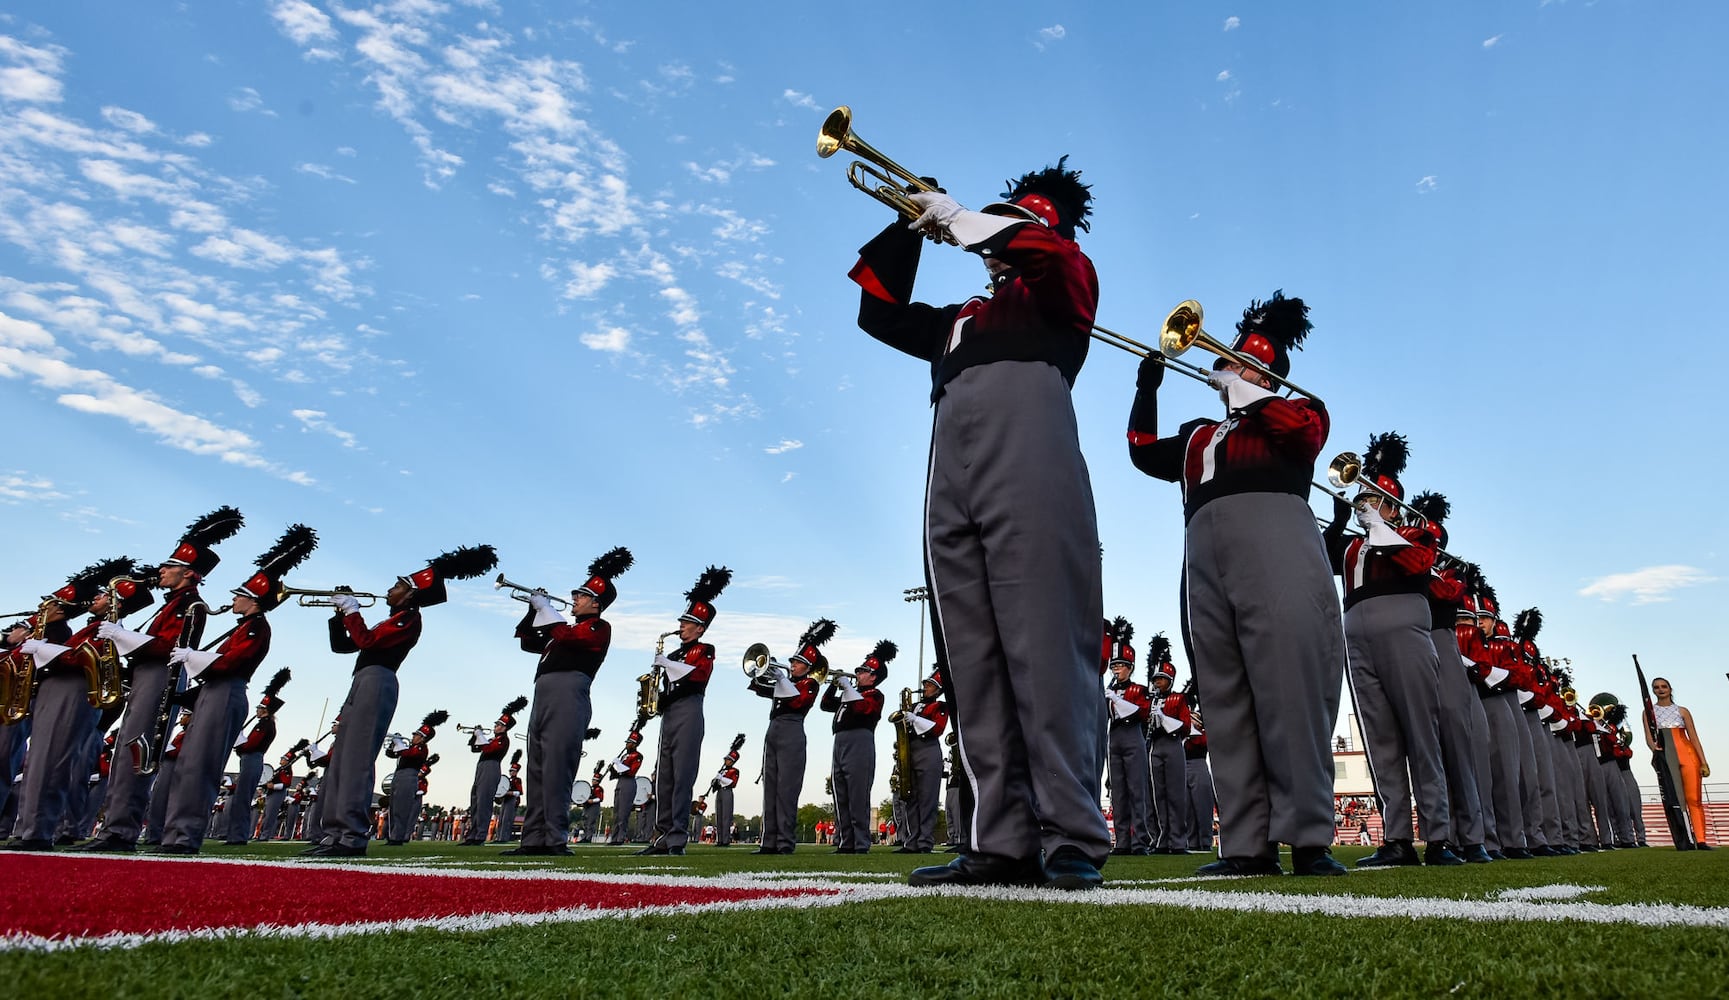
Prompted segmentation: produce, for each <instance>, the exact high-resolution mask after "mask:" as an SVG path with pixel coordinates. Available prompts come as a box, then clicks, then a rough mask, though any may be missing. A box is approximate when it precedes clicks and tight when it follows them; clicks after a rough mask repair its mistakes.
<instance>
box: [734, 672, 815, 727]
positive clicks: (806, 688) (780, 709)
mask: <svg viewBox="0 0 1729 1000" xmlns="http://www.w3.org/2000/svg"><path fill="white" fill-rule="evenodd" d="M788 679H789V680H791V681H792V683H793V686H794V687H796V688H798V694H795V695H793V696H792V697H791V698H777V697H775V693H774V682H773V681H768V682H767V683H766V684H758V683H756V682H755V681H752V682H751V685H750V689H751V691H752V692H754V693H755V694H756V696H757V697H758V698H767V699H769V700H770V701H771V702H773V704H772V705H770V706H769V710H768V717H769V718H770V719H784V718H787V717H789V716H790V717H792V718H795V719H802V718H804V717H805V716H807V715H809V714H810V707H811V706H812V705H815V704H816V690H817V687H818V685H817V682H816V680H815V679H814V678H812V677H809V676H806V677H792V678H788Z"/></svg>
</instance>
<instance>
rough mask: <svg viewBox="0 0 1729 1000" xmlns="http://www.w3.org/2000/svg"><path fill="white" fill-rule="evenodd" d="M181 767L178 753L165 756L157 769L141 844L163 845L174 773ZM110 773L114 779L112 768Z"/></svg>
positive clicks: (145, 814)
mask: <svg viewBox="0 0 1729 1000" xmlns="http://www.w3.org/2000/svg"><path fill="white" fill-rule="evenodd" d="M179 767H180V754H179V752H178V751H176V752H175V753H174V755H173V756H167V755H166V754H165V755H164V756H163V758H162V763H161V765H160V766H158V767H157V769H156V776H155V779H154V780H153V781H151V782H150V801H149V802H147V803H146V804H145V809H144V830H143V836H142V837H141V838H140V839H139V843H143V844H160V843H162V834H163V831H164V829H165V828H166V827H167V825H168V800H169V798H170V796H171V795H172V793H173V788H174V772H175V771H176V770H178V769H179ZM108 773H109V778H110V779H112V778H113V775H114V770H113V768H112V767H111V768H109V772H108ZM109 784H113V781H112V780H110V782H109Z"/></svg>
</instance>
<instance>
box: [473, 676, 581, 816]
mask: <svg viewBox="0 0 1729 1000" xmlns="http://www.w3.org/2000/svg"><path fill="white" fill-rule="evenodd" d="M527 707H528V699H527V698H524V697H522V696H520V695H518V696H517V697H515V698H512V699H511V700H510V702H509V703H508V704H506V705H505V706H504V711H503V713H502V714H500V715H499V717H498V721H497V722H494V723H493V724H492V732H491V734H490V735H488V734H483V733H481V732H480V731H479V727H478V726H476V727H475V729H476V731H475V733H474V735H473V736H471V737H470V738H469V741H468V749H470V750H472V751H473V752H474V753H476V754H479V755H480V757H479V759H478V760H476V761H475V762H474V785H473V786H472V787H471V788H470V789H469V791H468V815H469V816H470V817H473V818H474V821H473V822H471V823H469V824H468V834H467V836H465V837H463V838H462V843H463V845H464V846H469V847H478V846H479V845H481V844H484V843H486V826H487V821H488V820H489V819H491V817H492V800H493V799H494V798H495V797H496V796H497V795H498V777H499V771H500V770H501V769H502V768H503V766H504V754H505V751H507V750H509V749H510V731H511V730H512V729H515V728H516V713H518V712H520V711H522V710H523V709H524V708H527ZM566 794H568V793H566ZM565 811H566V812H567V813H568V812H569V809H568V808H567V809H566V810H565Z"/></svg>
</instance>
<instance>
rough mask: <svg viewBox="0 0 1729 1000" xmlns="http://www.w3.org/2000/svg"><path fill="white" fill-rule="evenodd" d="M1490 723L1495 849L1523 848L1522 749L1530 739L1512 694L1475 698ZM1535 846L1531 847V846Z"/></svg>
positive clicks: (1489, 742) (1504, 692) (1515, 698)
mask: <svg viewBox="0 0 1729 1000" xmlns="http://www.w3.org/2000/svg"><path fill="white" fill-rule="evenodd" d="M1478 700H1479V701H1480V702H1481V703H1482V706H1483V717H1484V719H1485V720H1486V721H1487V722H1488V724H1489V739H1488V744H1489V768H1490V770H1491V771H1493V773H1494V777H1493V780H1492V781H1491V782H1490V787H1491V788H1492V789H1493V795H1492V797H1491V798H1490V802H1491V803H1492V804H1493V808H1494V810H1495V835H1496V836H1497V837H1498V838H1499V840H1498V842H1497V843H1496V849H1498V850H1506V849H1507V848H1510V847H1511V848H1523V847H1525V846H1526V843H1525V808H1524V794H1523V792H1522V791H1521V788H1520V784H1519V782H1520V773H1521V767H1522V764H1521V761H1522V759H1523V756H1524V753H1523V751H1522V749H1521V748H1522V747H1529V746H1530V736H1529V735H1528V734H1527V733H1526V732H1525V724H1524V722H1523V720H1521V719H1520V718H1519V716H1520V715H1521V714H1522V713H1521V712H1520V711H1519V703H1518V699H1517V697H1516V696H1515V695H1514V694H1513V692H1512V691H1509V690H1506V689H1502V690H1499V691H1493V692H1490V693H1488V694H1486V695H1483V696H1481V697H1480V698H1479V699H1478ZM1532 846H1534V845H1532Z"/></svg>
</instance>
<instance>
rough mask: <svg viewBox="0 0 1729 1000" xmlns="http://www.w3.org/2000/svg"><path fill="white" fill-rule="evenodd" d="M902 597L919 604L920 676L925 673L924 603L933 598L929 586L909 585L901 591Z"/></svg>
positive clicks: (908, 601) (911, 602)
mask: <svg viewBox="0 0 1729 1000" xmlns="http://www.w3.org/2000/svg"><path fill="white" fill-rule="evenodd" d="M901 599H902V600H904V601H906V602H907V603H908V604H917V605H918V606H919V676H920V677H923V676H924V675H925V609H924V603H925V602H926V601H928V600H930V599H931V592H930V588H929V587H908V588H907V589H905V590H903V591H901Z"/></svg>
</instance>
